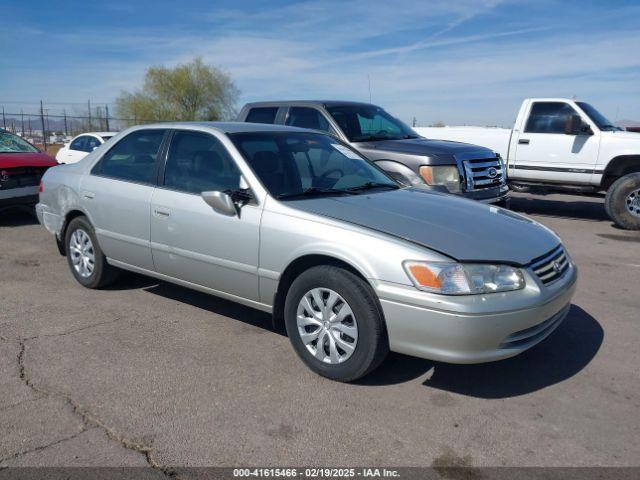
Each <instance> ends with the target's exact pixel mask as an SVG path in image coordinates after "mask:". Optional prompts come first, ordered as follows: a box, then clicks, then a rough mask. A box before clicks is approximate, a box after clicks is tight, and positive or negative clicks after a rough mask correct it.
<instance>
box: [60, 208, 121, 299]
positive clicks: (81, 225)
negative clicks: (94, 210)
mask: <svg viewBox="0 0 640 480" xmlns="http://www.w3.org/2000/svg"><path fill="white" fill-rule="evenodd" d="M64 238H65V240H64V246H65V249H66V253H67V263H68V264H69V269H70V270H71V273H72V274H73V276H74V277H75V279H76V280H77V281H78V283H80V284H81V285H82V286H84V287H87V288H102V287H106V286H107V285H110V284H111V283H113V282H114V281H115V280H116V278H117V277H118V270H117V269H116V268H115V267H113V266H111V265H109V264H108V263H107V259H106V257H105V256H104V254H103V253H102V250H101V249H100V245H99V244H98V239H97V238H96V234H95V232H94V230H93V227H92V226H91V223H89V220H88V219H87V217H84V216H82V217H76V218H74V219H73V220H71V222H70V223H69V226H68V227H67V231H66V232H65V237H64ZM87 238H88V240H89V242H90V243H87V242H85V241H84V240H85V239H87ZM78 245H83V246H84V248H86V250H84V251H83V253H82V254H81V253H79V252H78ZM88 247H91V248H88ZM76 252H78V253H76ZM82 256H84V257H86V258H90V257H91V256H93V267H92V268H89V264H90V262H87V263H85V262H84V261H83V260H82V259H80V261H78V259H79V257H82ZM89 270H90V271H89Z"/></svg>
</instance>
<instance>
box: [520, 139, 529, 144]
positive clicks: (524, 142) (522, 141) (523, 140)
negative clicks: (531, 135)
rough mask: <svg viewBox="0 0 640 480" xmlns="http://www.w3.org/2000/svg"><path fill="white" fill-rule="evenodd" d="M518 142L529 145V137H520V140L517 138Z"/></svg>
mask: <svg viewBox="0 0 640 480" xmlns="http://www.w3.org/2000/svg"><path fill="white" fill-rule="evenodd" d="M518 143H520V144H522V145H529V139H528V138H521V139H520V140H518Z"/></svg>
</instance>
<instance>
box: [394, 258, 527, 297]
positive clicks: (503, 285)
mask: <svg viewBox="0 0 640 480" xmlns="http://www.w3.org/2000/svg"><path fill="white" fill-rule="evenodd" d="M403 266H404V269H405V271H406V272H407V275H408V276H409V278H410V279H411V281H412V282H413V284H414V285H415V286H416V288H419V289H420V290H425V291H427V292H433V293H440V294H442V295H474V294H480V293H494V292H507V291H511V290H520V289H521V288H524V276H523V275H522V271H521V270H520V269H519V268H515V267H511V266H509V265H489V264H484V263H466V264H465V263H456V262H417V261H406V262H404V263H403Z"/></svg>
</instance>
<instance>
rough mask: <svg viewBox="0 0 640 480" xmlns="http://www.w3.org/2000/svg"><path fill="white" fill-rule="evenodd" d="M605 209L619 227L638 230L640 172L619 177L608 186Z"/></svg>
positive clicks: (639, 216)
mask: <svg viewBox="0 0 640 480" xmlns="http://www.w3.org/2000/svg"><path fill="white" fill-rule="evenodd" d="M605 210H606V212H607V214H608V215H609V216H610V217H611V219H612V220H613V221H614V222H615V223H616V225H618V226H619V227H621V228H624V229H626V230H640V173H630V174H628V175H625V176H624V177H620V178H619V179H618V180H616V181H615V182H614V183H613V185H611V187H609V190H608V191H607V196H606V198H605Z"/></svg>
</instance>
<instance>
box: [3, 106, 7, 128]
mask: <svg viewBox="0 0 640 480" xmlns="http://www.w3.org/2000/svg"><path fill="white" fill-rule="evenodd" d="M2 128H4V129H5V130H6V129H7V119H6V118H5V116H4V105H3V106H2Z"/></svg>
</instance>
